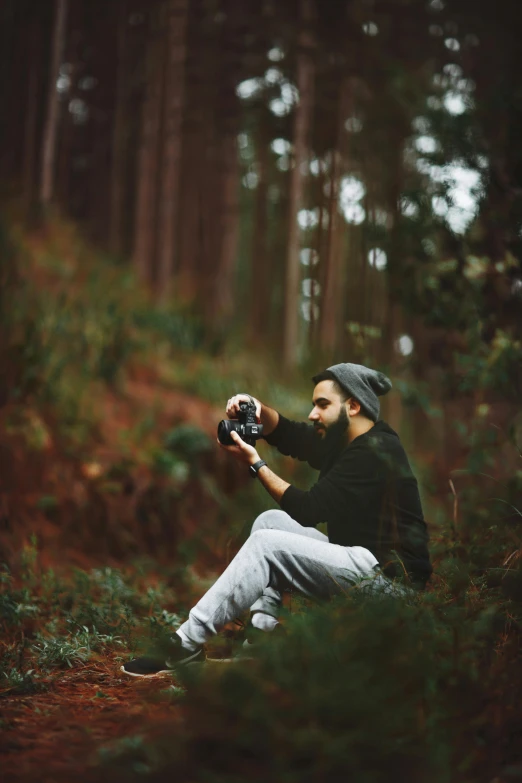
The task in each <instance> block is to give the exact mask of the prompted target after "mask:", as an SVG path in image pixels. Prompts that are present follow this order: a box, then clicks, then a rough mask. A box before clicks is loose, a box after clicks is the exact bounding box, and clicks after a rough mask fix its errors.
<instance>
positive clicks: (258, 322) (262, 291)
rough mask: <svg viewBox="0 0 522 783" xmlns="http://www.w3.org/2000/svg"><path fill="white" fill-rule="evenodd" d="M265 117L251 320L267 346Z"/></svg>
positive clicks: (254, 337)
mask: <svg viewBox="0 0 522 783" xmlns="http://www.w3.org/2000/svg"><path fill="white" fill-rule="evenodd" d="M262 111H263V116H262V118H260V120H259V130H258V133H257V140H256V141H257V144H256V160H257V176H258V180H257V188H256V194H255V206H254V230H253V232H252V256H251V257H252V263H251V268H250V307H249V312H250V318H249V332H250V338H251V342H252V344H253V345H254V346H255V345H256V344H257V343H263V342H265V339H266V336H265V328H266V322H267V316H268V315H269V313H270V298H271V297H270V294H271V284H272V280H271V275H270V269H271V267H270V255H269V253H268V173H269V155H268V145H269V140H270V137H269V135H268V133H269V129H268V122H267V119H268V118H265V111H266V110H265V109H264V107H263V109H262Z"/></svg>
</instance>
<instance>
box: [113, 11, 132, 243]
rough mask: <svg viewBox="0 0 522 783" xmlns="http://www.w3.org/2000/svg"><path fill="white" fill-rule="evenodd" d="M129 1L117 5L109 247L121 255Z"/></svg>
mask: <svg viewBox="0 0 522 783" xmlns="http://www.w3.org/2000/svg"><path fill="white" fill-rule="evenodd" d="M128 13H129V10H128V4H127V0H120V1H119V8H118V20H117V25H118V31H117V36H118V43H117V64H116V107H115V111H114V123H113V130H112V165H111V195H110V227H109V247H110V249H111V252H112V253H114V254H115V255H116V256H119V255H121V254H122V252H123V245H124V240H123V231H124V224H125V188H126V182H127V177H126V167H125V163H126V159H127V138H128V136H127V97H128V89H127V78H126V74H127V64H128V63H127V41H128V34H127V27H128Z"/></svg>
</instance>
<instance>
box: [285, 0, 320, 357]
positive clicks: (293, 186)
mask: <svg viewBox="0 0 522 783" xmlns="http://www.w3.org/2000/svg"><path fill="white" fill-rule="evenodd" d="M300 9H301V23H300V30H299V36H298V50H297V89H298V92H299V103H298V105H297V107H296V110H295V121H294V160H293V168H292V172H291V177H290V208H289V226H288V245H287V257H286V284H285V305H284V332H283V359H284V362H285V365H286V366H287V367H292V366H294V365H295V364H296V362H297V342H298V335H299V225H298V222H297V216H298V213H299V211H300V209H301V207H302V204H303V196H304V177H305V175H304V169H305V167H306V163H307V154H308V136H309V131H310V118H311V113H312V105H313V82H314V65H313V60H312V56H311V53H312V47H313V45H314V38H313V33H312V25H313V21H314V4H313V2H312V0H301V5H300Z"/></svg>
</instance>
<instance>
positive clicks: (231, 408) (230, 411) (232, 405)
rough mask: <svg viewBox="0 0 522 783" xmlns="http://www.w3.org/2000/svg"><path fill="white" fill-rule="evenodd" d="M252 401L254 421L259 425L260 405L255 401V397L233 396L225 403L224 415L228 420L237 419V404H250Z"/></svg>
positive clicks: (246, 395) (247, 395)
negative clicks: (254, 413)
mask: <svg viewBox="0 0 522 783" xmlns="http://www.w3.org/2000/svg"><path fill="white" fill-rule="evenodd" d="M252 400H253V401H254V404H255V406H256V421H257V422H258V424H260V423H261V403H260V402H259V400H256V398H255V397H252V396H251V395H250V394H234V396H233V397H231V398H230V399H229V401H228V402H227V406H226V408H225V413H226V414H227V416H228V418H229V419H237V418H238V416H239V403H240V402H252Z"/></svg>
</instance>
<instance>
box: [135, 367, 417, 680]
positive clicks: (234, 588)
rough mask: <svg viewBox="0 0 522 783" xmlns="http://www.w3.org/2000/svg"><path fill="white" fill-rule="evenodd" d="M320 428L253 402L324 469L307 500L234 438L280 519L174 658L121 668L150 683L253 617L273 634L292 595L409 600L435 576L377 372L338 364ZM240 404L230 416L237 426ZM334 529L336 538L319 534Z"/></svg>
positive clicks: (280, 445) (293, 447) (292, 445)
mask: <svg viewBox="0 0 522 783" xmlns="http://www.w3.org/2000/svg"><path fill="white" fill-rule="evenodd" d="M313 380H314V383H315V388H314V392H313V400H312V403H313V408H312V411H311V413H310V415H309V417H308V418H309V420H310V421H311V422H312V426H310V425H308V424H304V423H297V422H292V421H289V420H288V419H285V418H284V417H283V416H281V415H280V414H279V413H277V411H275V410H273V409H272V408H269V407H268V406H266V405H263V404H262V403H260V402H259V401H258V400H255V399H254V403H255V405H256V415H257V418H258V420H259V421H260V422H261V423H262V424H263V427H264V437H265V438H266V440H267V442H268V443H270V444H271V445H273V446H276V448H277V449H278V450H279V451H280V452H281V453H282V454H285V455H290V456H292V457H295V458H297V459H300V460H304V461H306V462H308V463H309V464H310V465H311V466H312V467H313V468H316V469H317V470H320V474H319V480H318V481H317V483H316V484H314V486H313V487H312V488H311V489H310V490H309V491H308V492H305V491H303V490H301V489H297V487H294V486H292V485H291V484H288V483H287V482H286V481H284V480H283V479H282V478H280V477H279V476H277V475H276V474H275V473H273V471H271V470H270V468H269V467H268V465H267V464H266V463H265V462H264V461H263V460H261V459H260V457H259V454H258V453H257V451H256V449H255V448H253V447H252V446H250V445H248V444H246V443H245V442H244V441H243V440H242V439H241V438H240V437H239V435H238V434H237V433H236V432H234V433H233V434H232V436H231V437H232V438H233V440H234V442H235V445H233V446H222V448H225V449H226V450H227V451H228V452H229V453H230V454H231V455H232V456H233V457H234V458H236V459H238V460H240V461H241V462H244V463H245V465H246V466H249V469H250V472H251V473H252V474H253V475H254V476H257V477H258V479H259V480H260V481H261V483H262V484H263V486H264V487H265V489H266V490H267V491H268V492H269V493H270V495H271V496H272V497H273V498H274V500H275V501H277V503H279V505H280V506H281V509H282V510H273V511H265V512H264V513H263V514H261V515H260V516H259V517H258V518H257V519H256V520H255V522H254V525H253V527H252V534H251V535H250V537H249V538H248V540H247V541H246V543H245V544H244V545H243V547H242V548H241V549H240V550H239V552H238V553H237V555H236V556H235V558H234V559H233V560H232V562H231V563H230V565H229V566H228V567H227V568H226V570H225V571H224V572H223V574H222V575H221V576H220V577H219V579H218V580H217V581H216V582H215V584H214V585H213V586H212V587H211V588H210V589H209V590H208V591H207V592H206V594H205V595H204V596H203V597H202V598H201V600H200V601H198V603H197V604H196V606H194V608H193V609H192V610H191V611H190V614H189V618H188V620H187V621H186V622H185V623H183V625H181V626H180V628H178V630H177V631H176V633H175V634H174V637H173V644H172V651H171V654H169V660H168V661H165V660H156V659H154V658H147V657H142V658H136V659H135V660H133V661H129V662H128V663H126V664H125V665H124V666H122V670H123V671H124V672H125V673H127V674H130V675H133V676H137V677H139V676H141V677H143V676H151V675H154V674H158V673H160V672H162V671H168V670H169V669H172V668H175V667H176V666H178V665H180V664H183V663H188V662H189V661H193V660H196V659H197V658H198V657H202V655H201V654H202V645H203V644H204V643H205V641H206V640H207V639H209V638H210V637H211V636H212V635H213V634H216V633H218V632H219V631H220V630H221V629H222V628H223V627H224V626H225V625H226V624H227V623H229V622H231V621H232V620H234V619H235V618H236V617H238V616H239V615H241V614H242V613H243V612H245V611H246V610H247V609H249V608H250V609H251V612H252V615H251V618H252V619H251V622H252V625H253V626H254V627H255V628H258V629H260V630H264V631H271V630H273V629H274V628H275V627H276V625H277V623H278V619H277V618H278V613H279V609H280V606H281V593H282V591H283V590H285V589H287V588H290V587H291V588H294V589H297V590H299V591H300V592H301V593H303V594H304V595H305V596H308V597H312V598H319V599H325V598H328V597H330V596H331V595H333V594H335V593H339V592H341V591H346V590H347V589H348V588H349V587H350V586H353V585H355V584H357V583H360V582H364V583H365V585H367V587H368V588H369V589H371V590H372V591H373V590H377V591H386V592H390V593H393V594H396V595H400V594H404V593H405V592H406V591H407V588H406V587H405V586H406V585H407V586H409V588H414V589H423V588H424V587H425V585H426V582H427V580H428V579H429V577H430V575H431V565H430V559H429V554H428V534H427V530H426V524H425V522H424V518H423V513H422V507H421V502H420V497H419V492H418V487H417V481H416V479H415V477H414V475H413V473H412V471H411V468H410V465H409V462H408V458H407V457H406V454H405V451H404V448H403V447H402V444H401V442H400V440H399V437H398V435H397V433H396V432H394V431H393V430H392V429H391V427H389V426H388V425H387V424H386V423H385V422H384V421H380V420H379V400H378V397H379V396H381V395H383V394H386V392H388V391H389V389H390V388H391V382H390V380H389V379H388V378H387V377H386V376H385V375H383V374H382V373H380V372H376V371H375V370H371V369H369V368H368V367H363V366H362V365H358V364H349V363H346V364H336V365H334V366H333V367H330V368H329V369H328V370H325V371H324V372H322V373H320V374H319V375H316V376H315V377H314V378H313ZM249 399H251V398H250V397H249V396H248V395H245V394H236V395H235V396H234V397H232V398H231V399H230V400H228V403H227V407H226V413H227V415H228V417H229V418H237V415H238V412H239V404H240V402H244V401H248V400H249ZM320 522H326V525H327V531H328V535H327V536H325V535H324V534H323V533H320V532H319V531H318V530H316V529H315V527H316V525H318V524H319V523H320Z"/></svg>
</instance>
